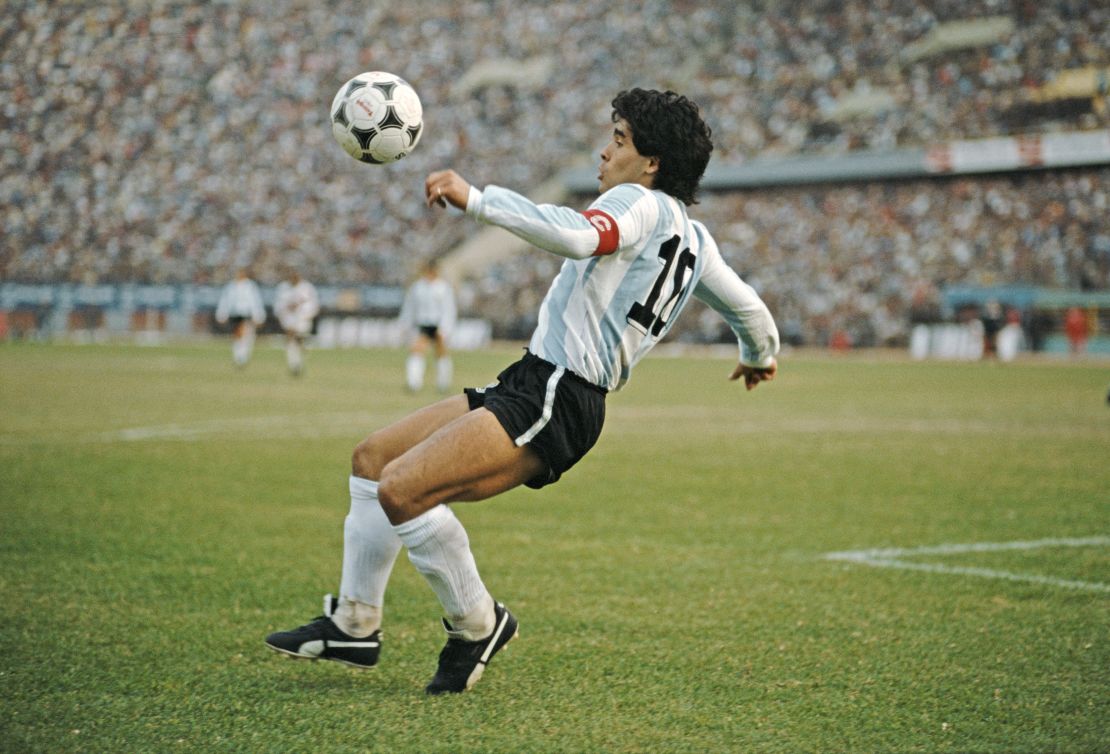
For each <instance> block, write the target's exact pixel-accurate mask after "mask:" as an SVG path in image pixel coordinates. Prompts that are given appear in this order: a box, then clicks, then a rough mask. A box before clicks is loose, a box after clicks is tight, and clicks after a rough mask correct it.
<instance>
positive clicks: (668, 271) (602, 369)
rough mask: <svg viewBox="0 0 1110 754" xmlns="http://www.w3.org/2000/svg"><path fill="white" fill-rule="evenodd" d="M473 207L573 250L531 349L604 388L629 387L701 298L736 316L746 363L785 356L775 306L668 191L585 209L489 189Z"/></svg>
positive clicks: (619, 191)
mask: <svg viewBox="0 0 1110 754" xmlns="http://www.w3.org/2000/svg"><path fill="white" fill-rule="evenodd" d="M466 211H467V214H468V215H470V216H472V217H474V218H476V219H478V220H479V221H481V222H485V223H488V224H491V225H497V226H499V227H502V228H505V229H506V230H508V231H510V232H512V233H514V234H515V235H517V236H519V237H521V238H523V239H525V240H526V241H528V242H530V243H532V244H534V245H536V246H538V247H540V248H541V249H545V250H547V251H549V252H552V253H554V254H558V255H560V256H563V257H567V261H566V262H564V263H563V266H562V269H561V270H560V271H559V274H558V275H557V276H556V277H555V280H554V281H553V282H552V284H551V288H550V289H549V290H548V292H547V295H546V297H545V298H544V300H543V303H542V304H541V305H540V312H539V321H538V323H537V326H536V330H535V332H534V333H533V335H532V340H531V342H530V344H529V346H528V349H529V350H530V351H531V352H532V353H534V354H536V355H537V356H539V357H540V358H543V359H546V360H547V361H550V362H551V363H553V364H556V365H559V366H563V367H566V368H567V369H569V370H571V371H572V372H574V373H576V374H578V375H579V376H581V377H583V378H585V379H586V380H588V381H590V382H592V383H594V384H596V385H600V386H601V387H604V388H607V389H608V390H619V389H620V388H621V387H623V386H624V384H625V383H626V382H627V381H628V378H629V375H630V373H631V371H632V367H634V366H635V365H636V363H637V362H638V361H639V360H640V359H641V358H642V357H643V356H644V354H646V353H647V352H648V351H650V350H651V348H652V347H653V346H654V345H655V344H656V343H657V342H659V340H660V339H661V338H662V337H663V336H664V335H666V334H667V331H668V330H669V329H670V328H671V325H672V324H673V323H674V321H675V319H676V318H677V317H678V314H679V313H680V312H681V311H682V309H683V307H684V306H686V304H687V302H688V301H689V300H690V296H691V295H694V296H697V297H698V298H699V299H700V300H702V301H704V302H705V303H706V304H708V305H709V306H711V307H712V308H713V309H715V310H716V311H717V312H719V313H720V314H721V315H722V316H723V317H724V318H725V321H726V322H728V324H729V326H730V327H731V328H732V330H733V332H734V333H736V336H737V338H738V340H739V343H740V360H741V362H743V363H744V364H746V365H749V366H755V367H767V366H770V365H771V361H772V359H773V358H774V356H775V354H776V353H778V349H779V336H778V330H777V328H776V327H775V322H774V320H773V319H772V317H771V313H770V312H769V311H768V309H767V306H766V305H765V304H764V303H763V301H762V300H761V299H760V298H759V296H758V295H757V294H756V293H755V291H754V290H752V288H751V286H749V285H747V284H746V283H744V281H742V280H741V279H740V277H739V276H738V275H737V274H736V273H735V272H734V271H733V270H732V269H731V268H730V267H728V265H726V264H725V262H724V260H723V259H721V254H720V252H719V251H718V249H717V244H716V242H715V241H714V240H713V238H712V236H710V235H709V232H708V231H707V230H706V228H705V226H704V225H702V224H701V223H699V222H696V221H692V220H690V218H689V217H688V216H687V214H686V207H685V206H684V205H683V204H682V203H681V202H679V201H677V200H676V199H674V198H673V197H670V196H668V195H667V194H665V193H663V192H661V191H653V190H650V189H647V188H645V187H643V186H640V185H637V184H632V183H626V184H622V185H619V186H615V187H613V188H612V189H610V190H609V191H606V192H605V193H604V194H602V195H601V196H599V197H598V198H597V199H596V200H595V201H594V202H593V204H591V205H590V207H589V209H587V210H586V211H585V212H579V211H577V210H574V209H570V208H569V207H559V206H555V205H550V204H541V205H537V204H535V203H533V202H532V201H531V200H529V199H527V198H525V197H523V196H521V195H520V194H517V193H515V192H513V191H509V190H508V189H504V188H500V187H498V186H487V187H486V188H485V190H483V191H479V190H478V189H476V188H471V192H470V198H469V201H468V202H467V207H466Z"/></svg>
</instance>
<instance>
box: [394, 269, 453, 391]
mask: <svg viewBox="0 0 1110 754" xmlns="http://www.w3.org/2000/svg"><path fill="white" fill-rule="evenodd" d="M456 316H457V313H456V309H455V292H454V290H452V288H451V284H450V283H448V282H447V281H446V280H444V279H443V278H441V277H440V276H439V269H438V266H437V265H436V262H435V260H429V261H428V262H425V263H424V266H423V267H422V268H421V271H420V277H419V278H418V279H417V280H416V282H415V283H413V284H412V285H411V286H410V287H409V289H408V291H407V292H406V293H405V301H404V304H403V305H402V306H401V316H400V319H401V323H402V324H403V325H404V326H405V328H406V330H415V331H416V332H415V335H414V336H413V340H412V342H411V344H410V345H409V356H408V359H407V360H406V362H405V385H406V386H407V387H408V389H409V390H410V391H412V392H414V393H415V392H416V391H418V390H420V388H422V387H424V367H425V353H426V351H427V350H428V345H429V344H430V345H431V346H432V348H433V351H434V353H435V356H436V388H437V389H438V390H439V391H440V392H441V393H445V392H447V391H448V390H449V389H450V388H451V378H452V372H453V364H452V362H451V354H450V352H449V351H448V349H447V336H448V335H449V334H450V333H451V329H452V328H453V327H454V326H455V317H456Z"/></svg>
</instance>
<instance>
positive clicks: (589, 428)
mask: <svg viewBox="0 0 1110 754" xmlns="http://www.w3.org/2000/svg"><path fill="white" fill-rule="evenodd" d="M464 392H465V393H466V396H467V398H468V399H469V400H470V409H471V410H474V409H476V408H479V407H482V406H484V407H485V408H487V409H489V411H490V412H491V413H493V415H494V416H496V417H497V420H498V421H499V422H501V426H502V427H504V428H505V432H507V433H508V435H509V437H510V438H511V439H512V440H513V442H515V443H516V444H517V445H528V446H529V447H531V448H532V450H534V451H535V452H536V454H537V455H538V456H539V457H540V459H541V460H542V461H543V463H544V465H545V466H546V467H547V468H546V470H545V471H542V472H540V473H539V474H538V475H536V476H534V477H533V478H531V479H529V480H528V481H527V482H525V484H527V485H528V486H529V487H531V488H533V489H539V488H540V487H543V486H544V485H548V484H551V483H553V482H555V481H557V480H558V479H559V477H560V476H562V474H563V472H564V471H566V470H567V469H569V468H570V467H571V466H573V465H574V464H576V463H578V461H579V459H581V458H582V456H584V455H586V452H587V451H588V450H589V449H590V448H592V447H593V446H594V443H596V442H597V438H598V437H599V436H600V435H601V426H602V425H603V424H604V423H605V393H606V390H605V388H602V387H598V386H597V385H594V384H593V383H591V382H587V381H586V380H584V379H582V378H581V377H579V376H578V375H576V374H574V373H573V372H571V371H570V370H569V369H566V368H565V367H557V366H555V365H554V364H552V363H550V362H548V361H544V360H543V359H541V358H540V357H538V356H535V355H534V354H531V353H525V354H524V358H522V359H521V360H520V361H518V362H516V363H515V364H512V365H510V366H509V367H507V368H506V369H505V370H504V371H503V372H501V374H499V375H497V382H495V383H493V384H492V385H489V386H487V387H484V388H467V389H466V390H465V391H464Z"/></svg>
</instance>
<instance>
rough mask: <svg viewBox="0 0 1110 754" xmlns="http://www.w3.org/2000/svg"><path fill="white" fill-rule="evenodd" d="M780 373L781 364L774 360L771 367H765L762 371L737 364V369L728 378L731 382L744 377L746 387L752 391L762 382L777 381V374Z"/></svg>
mask: <svg viewBox="0 0 1110 754" xmlns="http://www.w3.org/2000/svg"><path fill="white" fill-rule="evenodd" d="M778 371H779V364H778V362H777V361H774V360H772V361H771V366H769V367H765V368H763V369H760V368H758V367H749V366H744V365H743V364H737V365H736V368H735V369H733V370H732V374H730V375H729V377H728V378H729V379H730V380H738V379H740V378H741V377H743V378H744V387H746V388H747V389H748V390H752V389H754V388H755V386H756V385H758V384H759V383H761V382H767V381H768V380H773V379H775V374H776V373H777V372H778Z"/></svg>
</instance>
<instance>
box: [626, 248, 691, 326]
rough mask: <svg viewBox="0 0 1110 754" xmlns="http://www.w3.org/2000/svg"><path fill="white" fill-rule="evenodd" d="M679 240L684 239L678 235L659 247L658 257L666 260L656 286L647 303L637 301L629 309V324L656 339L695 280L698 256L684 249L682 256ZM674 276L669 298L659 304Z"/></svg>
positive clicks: (652, 288)
mask: <svg viewBox="0 0 1110 754" xmlns="http://www.w3.org/2000/svg"><path fill="white" fill-rule="evenodd" d="M679 240H681V239H680V238H679V237H678V236H671V237H670V238H669V239H668V240H667V241H664V242H663V245H662V246H660V247H659V258H660V259H661V260H663V269H662V271H661V272H660V273H659V277H657V278H655V283H654V284H653V285H652V286H651V293H649V294H648V297H647V301H645V302H643V303H642V304H641V303H640V302H638V301H637V302H636V303H635V304H633V305H632V307H631V308H630V309H629V310H628V322H629V323H630V324H632V325H633V326H638V329H640V330H641V331H642V332H643V333H645V334H647V333H651V336H652V337H653V338H658V337H659V333H661V332H663V330H664V329H665V328H666V327H667V322H668V320H669V318H670V316H671V312H672V311H673V310H674V306H675V304H676V303H677V302H678V300H679V299H680V298H681V297H682V295H683V294H684V293H685V292H686V288H687V286H689V284H690V279H691V278H692V277H693V275H692V274H690V273H692V272H693V271H694V263H695V262H696V261H697V256H695V255H694V253H693V252H691V251H690V250H689V249H683V250H682V253H681V254H680V253H678V242H679ZM676 260H677V264H676ZM672 271H673V272H672ZM672 275H673V283H672V286H671V292H670V295H669V296H668V297H667V300H666V301H664V302H662V305H660V302H659V299H660V298H661V297H662V295H663V286H664V285H666V283H667V280H668V279H672Z"/></svg>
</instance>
